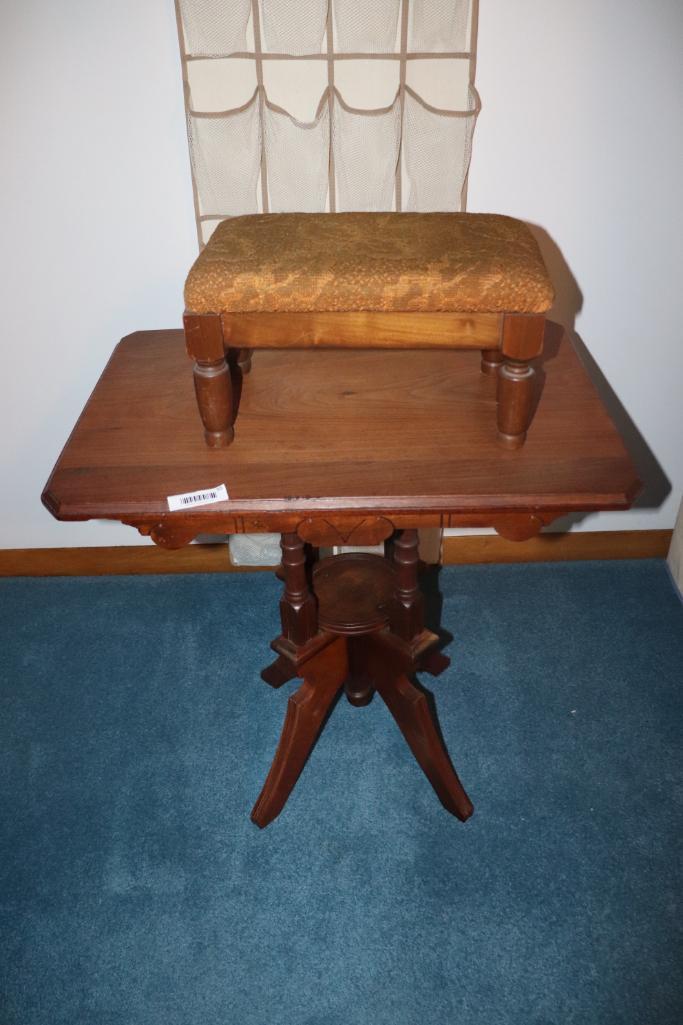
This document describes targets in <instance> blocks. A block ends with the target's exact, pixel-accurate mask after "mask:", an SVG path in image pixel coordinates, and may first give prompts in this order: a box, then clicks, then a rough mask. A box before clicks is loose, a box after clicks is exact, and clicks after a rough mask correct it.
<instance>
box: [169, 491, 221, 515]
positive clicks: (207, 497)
mask: <svg viewBox="0 0 683 1025" xmlns="http://www.w3.org/2000/svg"><path fill="white" fill-rule="evenodd" d="M228 497H229V496H228V492H227V490H226V487H225V484H217V485H216V487H215V488H205V489H204V491H188V492H186V493H185V494H184V495H169V496H168V497H167V499H166V501H167V502H168V507H169V509H170V510H171V512H177V511H178V509H194V508H195V506H198V505H213V504H214V503H215V502H227V501H228Z"/></svg>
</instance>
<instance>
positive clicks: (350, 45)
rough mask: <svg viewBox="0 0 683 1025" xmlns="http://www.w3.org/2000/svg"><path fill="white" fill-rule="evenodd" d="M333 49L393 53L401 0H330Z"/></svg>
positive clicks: (344, 51)
mask: <svg viewBox="0 0 683 1025" xmlns="http://www.w3.org/2000/svg"><path fill="white" fill-rule="evenodd" d="M331 3H332V10H333V12H334V48H335V50H336V51H337V52H340V53H393V52H394V51H395V50H396V35H397V31H398V15H399V11H400V10H401V0H372V2H371V3H362V4H359V3H358V0H331Z"/></svg>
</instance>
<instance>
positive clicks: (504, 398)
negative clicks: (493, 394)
mask: <svg viewBox="0 0 683 1025" xmlns="http://www.w3.org/2000/svg"><path fill="white" fill-rule="evenodd" d="M534 376H535V375H534V369H533V367H530V366H529V364H528V363H525V362H522V361H521V360H511V359H507V360H506V361H505V363H504V364H503V366H502V367H501V369H500V370H499V372H498V437H499V439H500V441H501V442H502V443H503V444H504V445H505V446H506V448H520V447H521V446H522V445H523V444H524V441H525V439H526V432H527V429H528V427H529V424H530V423H531V416H532V413H533V406H534Z"/></svg>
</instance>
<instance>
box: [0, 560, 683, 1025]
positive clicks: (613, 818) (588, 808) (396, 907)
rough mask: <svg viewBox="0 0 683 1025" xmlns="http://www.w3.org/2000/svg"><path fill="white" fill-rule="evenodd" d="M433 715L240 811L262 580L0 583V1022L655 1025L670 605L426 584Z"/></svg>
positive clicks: (276, 715)
mask: <svg viewBox="0 0 683 1025" xmlns="http://www.w3.org/2000/svg"><path fill="white" fill-rule="evenodd" d="M440 589H441V592H442V594H443V598H444V607H443V619H442V621H443V625H444V627H445V628H446V629H450V630H452V631H453V633H454V634H455V639H454V640H453V641H452V642H451V643H450V645H449V647H448V648H447V651H448V653H449V654H450V655H451V657H452V659H453V664H452V666H451V668H450V669H449V670H448V671H447V672H446V673H444V674H443V675H442V676H441V677H439V678H438V679H437V680H434V681H433V680H431V678H430V677H425V683H427V684H428V685H429V687H430V689H431V690H432V691H433V693H434V695H435V698H436V702H437V707H438V711H439V717H440V723H441V728H442V730H443V733H444V735H445V738H446V740H447V743H448V746H449V749H450V752H451V756H452V758H453V761H454V763H455V765H456V767H457V769H458V771H459V773H460V775H461V778H462V780H463V782H464V784H465V786H466V788H467V790H468V791H469V794H470V796H471V798H472V800H473V802H474V804H475V809H476V810H475V813H474V816H473V818H472V819H471V820H470V821H469V822H468V823H467V824H465V825H463V824H461V823H459V822H458V821H457V820H455V819H453V818H451V817H450V816H449V815H448V814H447V813H446V812H445V811H444V810H443V809H442V808H441V806H440V805H439V803H438V801H437V799H436V797H435V796H434V794H433V793H432V791H431V789H430V787H429V785H428V783H427V782H426V780H425V779H424V777H423V776H422V774H421V773H420V771H419V769H418V767H417V765H416V764H415V762H414V761H413V759H412V756H411V755H410V753H409V752H408V749H407V748H406V746H405V744H404V742H403V740H402V738H401V736H400V734H399V732H398V730H397V728H396V726H395V724H394V722H393V720H392V719H391V718H390V716H389V713H388V711H387V710H386V708H385V707H384V706H383V704H382V702H381V701H380V700H379V699H377V698H376V699H375V700H374V701H373V702H372V704H371V705H370V706H369V707H367V708H365V709H354V708H352V707H351V706H350V705H349V704H348V703H347V702H345V701H342V702H340V703H339V704H338V705H337V707H336V708H335V710H334V713H333V715H332V717H331V719H330V721H329V722H328V724H327V727H326V729H325V732H324V734H323V735H322V738H321V740H320V742H319V744H318V746H317V747H316V749H315V750H314V752H313V755H312V757H311V759H310V761H309V763H308V765H307V767H306V769H305V770H304V773H303V775H302V777H301V779H300V781H299V784H298V786H297V788H296V790H295V791H294V794H293V795H292V797H291V799H290V801H289V803H288V805H287V806H286V807H285V810H284V812H283V813H282V815H281V816H280V818H279V819H277V820H276V821H275V823H274V824H273V825H271V826H270V827H269V828H268V829H266V830H265V831H263V832H262V831H260V830H258V829H257V828H256V827H255V826H253V825H252V824H251V823H250V821H249V811H250V809H251V806H252V804H253V802H254V800H255V798H256V796H257V794H258V792H259V790H260V787H261V784H262V782H263V780H264V778H265V775H266V772H267V769H268V766H269V763H270V759H271V757H272V755H273V752H274V749H275V745H276V742H277V738H278V735H279V730H280V727H281V724H282V720H283V716H284V711H285V703H286V699H287V695H288V694H289V693H291V691H292V690H293V689H294V688H295V687H296V686H297V684H296V682H293V683H292V684H289V685H287V686H286V687H284V688H282V689H281V690H280V691H273V690H271V689H270V688H268V687H267V686H265V685H264V684H263V683H261V682H260V681H259V677H258V673H259V670H260V669H261V667H262V666H263V665H264V664H265V663H266V662H267V661H268V641H269V640H270V638H271V637H272V636H274V635H275V634H276V632H277V621H276V614H277V598H278V595H279V590H280V585H279V584H278V582H277V581H276V580H275V579H274V578H272V577H270V576H269V575H267V574H253V575H247V574H235V575H230V576H225V577H219V576H186V577H114V578H99V579H98V578H91V579H42V580H19V579H18V580H5V581H2V582H0V623H1V626H0V630H1V631H2V635H3V638H4V640H3V642H2V646H1V650H0V677H1V681H2V682H1V688H0V698H1V704H0V715H1V720H0V721H1V724H2V740H3V751H2V761H1V766H0V816H1V822H0V830H1V836H0V842H1V844H2V849H1V856H2V862H1V869H0V913H1V914H2V923H1V925H2V944H1V963H0V975H1V981H2V988H1V993H2V995H1V997H0V1000H1V1001H2V1005H1V1006H2V1010H1V1011H0V1021H1V1022H2V1025H9V1023H12V1025H14V1023H20V1025H29V1023H30V1025H34V1023H35V1025H59V1023H65V1025H67V1023H68V1025H77V1023H81V1022H83V1023H88V1025H123V1023H126V1025H128V1023H130V1025H176V1023H177V1025H181V1023H182V1025H219V1023H220V1025H226V1023H227V1025H231V1023H238V1025H369V1023H373V1025H384V1023H386V1025H432V1023H433V1025H451V1023H452V1025H456V1023H457V1025H499V1023H500V1025H511V1023H515V1025H516V1023H519V1025H550V1023H553V1025H554V1023H562V1025H567V1023H575V1022H581V1023H586V1025H602V1023H606V1025H607V1023H608V1025H613V1023H628V1025H631V1023H641V1022H642V1023H644V1025H660V1023H672V1025H673V1023H676V1025H678V1023H680V1022H681V1020H683V996H682V987H683V977H682V971H681V962H682V957H681V955H682V953H683V951H682V949H681V918H680V906H679V905H678V903H677V901H678V894H679V891H680V882H681V864H680V845H679V837H680V834H681V825H682V823H681V795H682V788H681V773H680V747H679V739H680V722H681V712H682V710H683V691H682V685H683V608H682V607H681V605H680V603H679V601H678V598H677V596H676V594H675V592H674V590H673V588H672V586H671V583H670V581H669V578H668V576H667V573H666V569H665V567H664V564H663V563H662V562H658V561H652V562H621V563H583V564H578V563H575V564H558V565H552V566H550V565H535V566H534V565H532V566H479V567H465V568H448V569H445V570H444V571H443V572H442V573H441V576H440Z"/></svg>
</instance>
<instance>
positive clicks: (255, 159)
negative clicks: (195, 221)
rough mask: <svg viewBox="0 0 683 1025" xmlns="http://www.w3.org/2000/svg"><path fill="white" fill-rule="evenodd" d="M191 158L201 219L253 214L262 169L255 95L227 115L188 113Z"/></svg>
mask: <svg viewBox="0 0 683 1025" xmlns="http://www.w3.org/2000/svg"><path fill="white" fill-rule="evenodd" d="M188 122H189V136H190V156H191V159H192V168H193V171H194V176H195V182H196V186H197V195H198V198H199V209H200V212H201V214H202V215H203V216H207V215H213V216H216V217H227V216H231V215H235V214H250V213H255V212H256V211H257V209H258V205H257V199H256V188H257V184H258V178H259V170H260V166H261V133H260V126H259V114H258V100H257V96H256V94H254V96H253V97H252V99H251V100H250V101H249V103H247V104H246V105H245V106H244V107H240V108H239V109H238V110H234V111H229V112H228V113H226V114H218V115H217V114H209V115H203V116H202V115H198V114H189V115H188Z"/></svg>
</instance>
